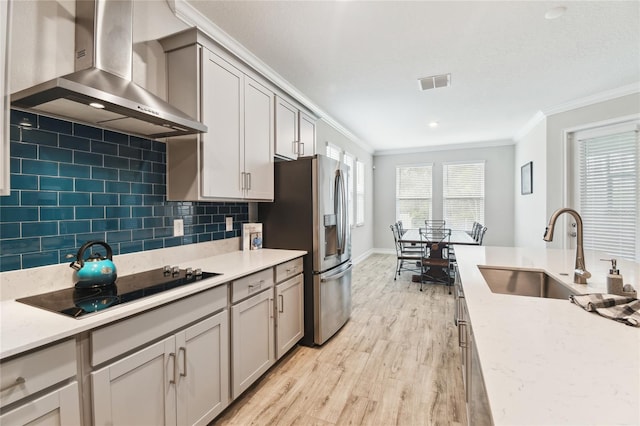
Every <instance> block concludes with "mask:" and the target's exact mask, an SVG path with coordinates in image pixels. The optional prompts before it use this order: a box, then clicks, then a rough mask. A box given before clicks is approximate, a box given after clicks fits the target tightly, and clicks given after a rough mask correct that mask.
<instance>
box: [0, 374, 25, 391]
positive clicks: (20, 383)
mask: <svg viewBox="0 0 640 426" xmlns="http://www.w3.org/2000/svg"><path fill="white" fill-rule="evenodd" d="M24 383H26V380H25V378H24V377H18V378H17V379H16V381H15V382H13V383H11V384H10V385H9V386H6V387H4V388H2V389H0V392H4V391H8V390H9V389H13V388H15V387H16V386H20V385H22V384H24Z"/></svg>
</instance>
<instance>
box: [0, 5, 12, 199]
mask: <svg viewBox="0 0 640 426" xmlns="http://www.w3.org/2000/svg"><path fill="white" fill-rule="evenodd" d="M10 5H11V2H8V1H0V94H1V96H2V98H0V195H9V194H10V192H11V187H10V181H9V173H10V169H9V164H10V163H9V160H10V157H9V102H10V99H9V40H10V35H11V32H10V31H9V26H10V22H9V16H10V15H9V14H10V9H9V8H10Z"/></svg>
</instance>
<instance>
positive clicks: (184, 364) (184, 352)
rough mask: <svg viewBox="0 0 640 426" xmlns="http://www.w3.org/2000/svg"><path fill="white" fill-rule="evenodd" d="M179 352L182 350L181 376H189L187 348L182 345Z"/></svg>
mask: <svg viewBox="0 0 640 426" xmlns="http://www.w3.org/2000/svg"><path fill="white" fill-rule="evenodd" d="M179 352H182V371H183V372H182V373H180V377H187V348H186V347H184V346H181V347H180V349H179Z"/></svg>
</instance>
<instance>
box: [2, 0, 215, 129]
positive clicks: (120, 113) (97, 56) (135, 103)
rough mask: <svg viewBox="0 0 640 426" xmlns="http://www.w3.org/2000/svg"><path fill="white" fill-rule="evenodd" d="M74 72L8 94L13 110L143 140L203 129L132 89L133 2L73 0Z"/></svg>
mask: <svg viewBox="0 0 640 426" xmlns="http://www.w3.org/2000/svg"><path fill="white" fill-rule="evenodd" d="M75 44H76V46H75V72H73V73H71V74H67V75H64V76H62V77H57V78H54V79H53V80H50V81H47V82H44V83H41V84H38V85H36V86H34V87H31V88H29V89H25V90H22V91H20V92H17V93H14V94H12V95H11V104H12V105H13V106H15V107H19V108H26V109H30V110H34V111H35V112H42V113H45V114H50V115H55V116H58V117H63V118H68V119H71V120H75V121H80V122H84V123H89V124H94V125H96V126H99V127H104V128H107V129H112V130H116V131H120V132H125V133H132V134H137V135H141V136H144V137H147V138H162V137H168V136H180V135H188V134H194V133H203V132H206V131H207V127H206V126H205V125H204V124H202V123H200V122H198V121H196V120H195V119H193V118H191V117H189V116H188V115H187V114H185V113H183V112H182V111H180V110H179V109H177V108H175V107H173V106H172V105H170V104H169V103H167V102H166V101H164V100H163V99H160V98H159V97H157V96H155V95H153V94H151V93H149V92H148V91H147V90H145V89H143V88H142V87H140V86H138V85H137V84H135V83H134V82H133V81H131V79H132V63H133V2H132V0H76V28H75Z"/></svg>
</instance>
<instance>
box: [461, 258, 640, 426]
mask: <svg viewBox="0 0 640 426" xmlns="http://www.w3.org/2000/svg"><path fill="white" fill-rule="evenodd" d="M456 257H457V259H458V269H459V273H460V279H461V282H462V287H463V289H464V294H465V300H466V303H467V307H468V312H469V318H470V321H471V325H472V328H473V332H474V336H475V341H476V347H477V350H478V356H479V359H480V365H481V370H482V374H483V376H484V382H485V387H486V390H487V394H488V398H489V404H490V406H491V413H492V416H493V420H494V422H495V424H496V425H603V424H607V425H638V424H640V328H638V327H631V326H628V325H625V324H622V323H619V322H616V321H613V320H610V319H606V318H604V317H601V316H599V315H597V314H595V313H590V312H587V311H585V310H583V309H582V308H580V307H578V306H577V305H574V304H572V303H571V302H570V301H568V300H556V299H543V298H536V297H523V296H514V295H503V294H494V293H492V292H491V290H490V289H489V287H488V286H487V284H486V282H485V280H484V278H483V276H482V275H481V273H480V271H479V269H478V267H477V265H486V266H501V267H511V268H515V269H529V270H543V271H545V272H547V273H548V274H549V275H551V276H553V277H554V278H556V279H558V280H560V281H562V282H563V283H565V284H567V285H568V286H569V287H571V288H573V289H574V290H576V291H577V292H578V293H582V294H586V293H606V275H607V273H608V268H609V266H608V264H607V263H606V262H602V261H600V259H603V258H608V257H610V256H607V255H606V254H604V253H599V252H589V251H587V252H586V253H585V258H586V266H587V269H588V270H589V271H590V272H591V273H592V278H590V279H589V280H588V284H587V285H580V284H573V282H572V281H573V272H572V271H573V266H574V261H575V250H559V249H543V248H540V249H534V248H512V247H472V246H457V247H456ZM618 268H619V269H620V273H621V274H622V276H623V278H624V283H625V284H632V285H633V286H634V287H635V288H636V290H638V289H640V265H639V264H638V263H634V262H628V261H622V260H620V261H619V262H618Z"/></svg>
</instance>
